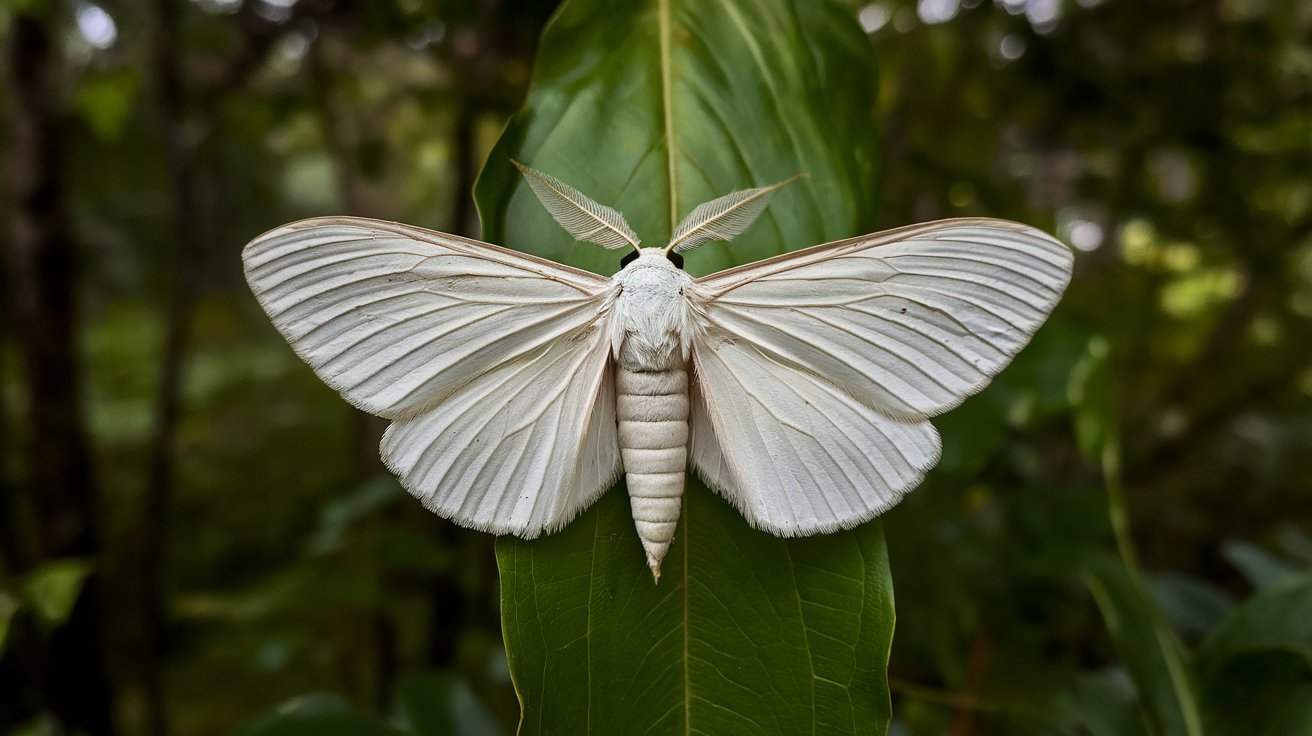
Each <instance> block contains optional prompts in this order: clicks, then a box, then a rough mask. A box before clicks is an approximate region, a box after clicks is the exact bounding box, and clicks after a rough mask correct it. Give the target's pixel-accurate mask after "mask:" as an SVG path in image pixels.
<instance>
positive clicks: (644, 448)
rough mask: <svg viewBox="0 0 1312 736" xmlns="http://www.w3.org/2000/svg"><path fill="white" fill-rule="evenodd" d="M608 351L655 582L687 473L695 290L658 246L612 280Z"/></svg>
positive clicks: (636, 513) (630, 482) (623, 451)
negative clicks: (689, 355) (611, 357)
mask: <svg viewBox="0 0 1312 736" xmlns="http://www.w3.org/2000/svg"><path fill="white" fill-rule="evenodd" d="M611 288H612V292H611V296H610V299H609V304H608V308H609V309H611V310H613V312H614V314H613V315H612V318H611V319H612V322H611V326H612V327H611V329H612V333H611V349H612V353H613V358H614V361H615V390H616V412H615V416H616V419H617V420H618V422H619V443H620V457H621V460H622V463H623V466H624V480H625V484H626V485H627V486H628V489H629V501H630V504H631V505H632V508H633V523H634V526H635V527H636V528H637V531H638V538H639V539H641V540H642V547H643V551H644V552H645V553H646V556H647V565H648V567H650V568H651V570H652V574H653V575H655V576H656V577H657V578H659V577H660V565H661V560H663V559H664V558H665V553H666V552H667V551H668V550H669V547H670V542H671V540H673V539H674V530H675V528H676V527H677V526H678V523H679V513H680V508H681V505H682V501H683V484H684V471H685V469H686V468H687V467H688V411H689V403H688V351H689V349H690V347H691V338H692V333H693V331H694V330H695V329H697V326H696V323H695V319H696V316H695V314H694V309H693V305H692V301H691V296H692V292H693V291H694V290H695V288H696V285H695V284H694V283H693V280H692V278H691V277H689V276H688V274H686V273H684V272H683V271H681V270H679V269H678V268H675V266H674V264H673V263H671V262H670V260H669V259H668V258H666V257H665V254H664V253H663V252H662V251H661V249H660V248H644V249H642V251H641V253H640V255H639V256H638V258H637V259H636V260H634V261H633V262H632V263H630V264H628V265H627V266H625V267H624V269H623V270H621V271H620V272H619V273H618V274H616V275H615V278H614V279H613V281H612V287H611Z"/></svg>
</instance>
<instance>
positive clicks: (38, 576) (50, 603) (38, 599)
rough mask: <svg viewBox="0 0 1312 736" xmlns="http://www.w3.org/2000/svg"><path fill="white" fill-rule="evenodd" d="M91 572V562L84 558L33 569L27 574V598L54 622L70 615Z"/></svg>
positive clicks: (46, 620)
mask: <svg viewBox="0 0 1312 736" xmlns="http://www.w3.org/2000/svg"><path fill="white" fill-rule="evenodd" d="M89 574H91V564H90V563H88V562H86V561H84V560H56V561H54V562H49V563H46V564H44V565H42V566H41V567H38V568H37V569H35V570H33V571H32V572H31V573H30V574H29V575H28V578H27V600H28V601H29V602H31V604H32V607H33V608H34V609H36V612H37V613H38V614H40V616H41V618H42V620H44V621H45V622H46V623H47V624H49V625H51V626H58V625H59V624H61V623H63V622H64V621H65V620H66V619H68V615H69V613H71V612H72V610H73V606H74V604H76V603H77V598H78V596H79V595H81V594H82V584H83V583H85V582H86V579H87V575H89Z"/></svg>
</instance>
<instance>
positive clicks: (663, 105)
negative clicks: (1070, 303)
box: [476, 0, 893, 733]
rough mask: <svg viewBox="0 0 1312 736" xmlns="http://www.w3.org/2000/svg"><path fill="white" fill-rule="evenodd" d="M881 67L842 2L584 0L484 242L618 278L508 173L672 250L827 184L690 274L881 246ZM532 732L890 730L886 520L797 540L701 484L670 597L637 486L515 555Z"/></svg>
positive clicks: (519, 666) (517, 643)
mask: <svg viewBox="0 0 1312 736" xmlns="http://www.w3.org/2000/svg"><path fill="white" fill-rule="evenodd" d="M874 91H875V69H874V64H873V59H872V57H871V52H870V49H869V44H868V42H867V40H866V39H865V38H864V37H863V36H862V34H861V33H860V29H859V28H858V27H857V26H856V24H855V23H854V22H853V19H852V18H851V17H850V16H849V15H847V14H845V13H843V12H842V11H841V9H840V8H838V7H836V6H834V5H831V4H829V3H815V2H787V1H785V0H774V1H772V2H756V1H753V2H746V1H744V0H734V1H731V2H723V3H692V2H675V1H673V0H671V1H669V2H666V1H660V2H657V1H655V0H652V1H650V2H642V3H631V4H626V5H623V6H612V5H608V4H605V3H601V2H597V1H596V0H573V1H572V2H569V3H567V4H566V5H565V6H564V7H563V8H562V9H561V10H560V11H559V13H558V14H557V16H556V17H555V18H554V19H553V21H552V22H551V24H550V25H549V27H548V28H547V30H546V32H545V33H544V35H543V39H542V45H541V50H540V54H539V57H538V65H537V71H536V75H535V77H534V80H533V82H532V84H531V86H530V91H529V96H528V101H527V103H526V105H525V107H524V109H523V111H521V112H520V113H519V114H518V115H517V116H516V117H515V118H514V119H513V120H512V121H511V123H510V125H509V127H508V128H507V130H506V132H505V133H504V135H503V136H502V138H501V140H500V142H499V143H498V144H497V146H496V147H495V149H494V150H493V152H492V154H491V156H490V157H489V159H488V163H487V165H486V167H485V169H484V171H483V174H482V176H481V177H480V180H479V183H478V186H477V188H476V194H477V201H478V205H479V211H480V213H481V215H482V219H483V227H484V237H485V238H486V239H488V240H490V241H492V242H497V243H501V244H505V245H508V246H510V247H514V248H518V249H521V250H525V251H529V252H532V253H535V254H538V255H542V256H545V257H548V258H552V259H554V260H558V261H563V262H566V263H571V264H574V265H578V266H582V267H585V268H590V269H592V270H594V271H597V272H599V273H603V274H611V273H614V272H615V271H616V270H617V268H618V257H617V256H616V255H615V254H612V253H607V252H605V251H603V250H601V249H600V248H597V247H595V246H590V245H580V244H576V243H574V242H573V241H572V240H571V239H570V237H569V236H567V235H566V234H565V233H563V232H562V231H561V230H560V228H559V227H557V226H556V225H555V224H554V223H553V222H552V221H551V220H550V216H549V215H548V214H547V213H546V212H545V210H543V209H542V208H541V206H540V205H538V203H537V202H536V201H535V200H534V199H533V197H532V195H531V193H530V192H529V191H528V189H527V187H526V186H524V185H523V183H522V182H521V181H520V180H519V178H518V176H517V175H516V174H515V173H514V171H513V169H512V167H511V165H510V163H509V159H510V158H512V157H513V158H515V159H517V160H520V161H524V162H525V163H528V164H529V165H531V166H533V167H534V168H537V169H539V170H541V171H544V172H546V173H548V174H551V175H553V176H556V177H559V178H560V179H562V180H564V181H566V182H569V183H570V184H571V185H573V186H575V187H577V188H579V189H580V190H582V191H583V192H584V193H585V194H587V195H588V196H589V197H592V198H594V199H597V200H598V201H599V202H602V203H603V204H606V205H609V206H614V207H616V208H618V209H619V210H620V211H622V212H623V213H624V214H625V216H626V217H627V218H628V219H629V222H630V223H632V224H633V226H634V229H635V230H637V232H638V235H639V236H640V237H642V238H643V240H644V242H649V243H663V242H666V241H667V240H668V239H669V236H670V233H671V232H672V231H673V230H674V228H675V225H676V223H677V222H678V221H679V220H680V219H682V217H683V216H684V215H686V214H687V212H688V211H689V210H691V209H692V208H693V207H694V206H696V205H697V204H698V203H700V202H704V201H706V200H709V199H712V198H714V197H716V196H720V195H723V194H726V193H728V192H731V191H734V190H737V189H743V188H745V187H752V186H762V185H767V184H772V183H774V182H778V181H781V180H783V179H786V178H788V177H790V176H792V175H794V174H798V173H807V174H809V175H810V176H809V177H808V178H806V179H804V180H803V181H800V182H798V183H797V184H794V185H793V186H791V187H787V188H785V189H784V190H782V191H780V192H779V193H778V194H777V195H776V197H775V199H774V201H773V202H772V204H771V206H770V208H769V209H767V210H766V213H765V215H764V216H763V217H762V218H761V219H760V220H758V222H757V223H756V224H754V225H753V226H752V227H751V228H750V229H749V230H747V231H746V232H745V233H744V234H743V235H742V236H741V237H740V238H739V239H737V240H736V241H734V242H733V243H732V244H724V243H719V244H711V245H707V246H706V247H704V248H702V249H700V250H698V251H697V252H696V253H694V254H692V255H691V256H690V257H689V258H688V261H687V268H688V270H689V271H690V272H692V273H694V274H704V273H709V272H713V271H717V270H720V269H722V268H725V267H728V266H732V265H735V264H738V263H744V262H748V261H752V260H756V259H759V258H764V257H767V256H770V255H773V254H776V253H780V252H784V251H786V250H791V249H796V248H800V247H804V246H807V245H812V244H815V243H820V242H825V241H829V240H836V239H839V238H842V237H846V236H851V235H856V234H859V233H861V232H867V231H869V230H870V229H871V221H872V215H873V207H874V201H875V200H874V190H873V185H874V181H875V171H874V169H875V165H874V161H875V155H876V150H875V144H874V128H873V124H872V120H871V110H872V107H873V102H874ZM497 549H498V559H499V562H500V566H501V575H502V617H503V626H504V630H505V635H506V646H507V651H508V655H509V658H510V664H511V671H512V674H513V676H514V678H515V683H516V687H517V689H518V691H519V694H520V697H521V702H522V703H523V709H524V714H523V723H522V732H523V733H540V732H548V731H549V732H574V733H583V732H587V731H589V730H592V729H596V730H602V731H606V732H623V733H638V732H644V731H648V730H651V731H656V732H660V731H671V730H702V731H705V732H710V733H733V732H749V731H765V732H775V733H794V732H804V731H810V732H814V731H819V732H824V733H856V732H861V733H870V732H881V731H883V730H884V729H885V728H886V727H887V724H888V720H889V716H890V712H889V711H890V706H889V701H888V696H887V681H886V673H885V670H886V666H887V664H886V663H887V657H888V650H889V646H890V641H891V637H892V628H893V611H892V590H891V584H890V581H889V575H888V564H887V559H886V556H885V552H884V542H883V537H882V534H881V533H880V530H879V526H878V525H877V524H868V525H865V526H864V527H862V528H860V529H858V530H856V531H854V532H850V533H845V534H836V535H831V536H826V537H814V538H810V539H801V540H790V541H784V540H779V539H775V538H773V537H771V536H769V535H766V534H762V533H759V532H756V531H754V530H752V529H750V528H749V527H748V526H747V524H746V522H745V521H744V520H743V519H742V517H741V516H739V515H738V514H737V513H736V512H735V511H734V510H733V509H732V508H730V507H729V506H728V504H726V503H724V502H723V501H721V500H720V499H719V498H718V497H717V496H715V495H714V494H713V493H712V492H711V491H709V490H708V489H707V488H706V487H705V486H703V485H702V484H701V483H699V482H696V481H695V480H693V479H690V480H689V483H688V489H687V493H686V494H685V502H684V511H683V516H682V519H681V520H680V527H679V530H678V533H677V534H676V536H675V543H674V546H673V548H672V550H671V553H670V556H669V557H668V558H667V559H666V562H665V565H664V575H663V577H662V579H661V583H660V584H659V585H653V584H652V581H651V579H650V577H649V575H648V574H647V571H646V568H645V564H644V563H643V558H642V552H641V546H640V545H639V543H638V541H637V538H636V535H635V533H634V530H633V522H632V519H631V517H630V515H629V503H628V499H627V497H626V495H625V493H624V491H623V490H622V489H620V488H617V489H614V490H612V491H611V492H610V493H609V494H608V495H607V496H606V497H605V498H603V499H602V500H601V501H600V502H599V503H598V504H597V505H596V507H594V508H593V509H592V510H590V511H589V512H588V513H586V514H585V515H584V516H583V517H582V518H580V519H578V520H576V521H575V522H574V523H573V524H571V525H570V526H569V527H568V528H567V529H565V530H564V531H563V532H560V533H558V534H555V535H553V536H550V537H548V538H545V539H542V540H538V541H535V542H523V541H520V540H515V539H511V538H504V539H502V540H500V541H499V542H498V545H497Z"/></svg>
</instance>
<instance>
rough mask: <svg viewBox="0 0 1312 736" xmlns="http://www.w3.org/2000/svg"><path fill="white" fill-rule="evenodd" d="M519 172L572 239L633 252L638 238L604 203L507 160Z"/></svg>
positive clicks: (514, 161) (617, 214) (616, 213)
mask: <svg viewBox="0 0 1312 736" xmlns="http://www.w3.org/2000/svg"><path fill="white" fill-rule="evenodd" d="M510 163H512V164H514V165H515V166H516V167H517V168H518V169H519V170H520V171H522V172H523V173H524V179H525V180H527V181H528V186H529V188H530V189H532V190H533V194H535V195H537V198H538V201H539V202H541V203H542V206H543V207H546V208H547V212H550V213H551V216H552V217H554V218H556V222H559V223H560V226H561V227H563V228H565V230H566V231H568V232H569V234H570V235H572V236H574V239H575V240H582V241H585V242H589V243H596V244H597V245H600V246H601V247H603V248H623V247H624V246H626V245H628V246H632V247H633V250H634V251H635V252H636V251H637V250H638V244H639V243H641V242H642V241H640V240H638V236H637V235H636V234H635V233H634V232H633V228H631V227H629V223H627V222H625V221H624V215H621V214H620V213H619V212H617V211H616V210H614V209H612V208H610V207H607V206H606V205H603V204H597V203H596V202H593V201H592V200H591V199H588V197H587V196H586V195H584V194H583V192H580V191H579V190H577V189H575V188H574V187H572V186H570V185H568V184H566V183H565V182H563V181H561V180H559V179H557V178H556V177H554V176H549V175H547V174H544V173H542V172H541V171H538V170H536V169H531V168H529V167H527V166H525V165H524V164H521V163H520V162H518V161H516V160H515V159H513V158H512V159H510Z"/></svg>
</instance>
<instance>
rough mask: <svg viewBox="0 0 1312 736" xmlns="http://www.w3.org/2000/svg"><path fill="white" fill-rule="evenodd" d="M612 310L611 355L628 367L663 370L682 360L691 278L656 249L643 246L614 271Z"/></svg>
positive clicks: (690, 321) (690, 322) (688, 333)
mask: <svg viewBox="0 0 1312 736" xmlns="http://www.w3.org/2000/svg"><path fill="white" fill-rule="evenodd" d="M613 289H614V291H613V297H612V301H611V305H610V307H611V309H613V310H614V317H613V321H612V325H613V329H614V332H613V334H612V336H611V341H612V348H613V350H614V353H615V357H616V359H617V360H619V361H620V363H621V364H622V365H625V367H627V368H630V369H632V370H664V369H667V368H670V367H673V366H674V365H676V364H682V362H683V361H685V360H687V357H688V349H689V345H690V342H689V341H690V339H691V337H692V331H693V329H694V326H695V323H694V314H693V308H692V301H691V298H692V297H693V295H694V291H695V290H696V284H695V283H693V280H692V277H690V276H689V275H688V274H686V273H684V272H683V271H681V270H680V269H678V268H676V267H675V265H674V264H673V263H671V262H670V260H669V259H668V258H666V257H665V255H664V254H663V252H662V250H661V249H660V248H643V249H642V250H641V252H640V254H639V256H638V258H637V259H635V260H634V261H633V262H632V263H630V264H629V265H627V266H625V267H624V269H623V270H622V271H620V272H619V273H617V274H615V277H614V280H613Z"/></svg>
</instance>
